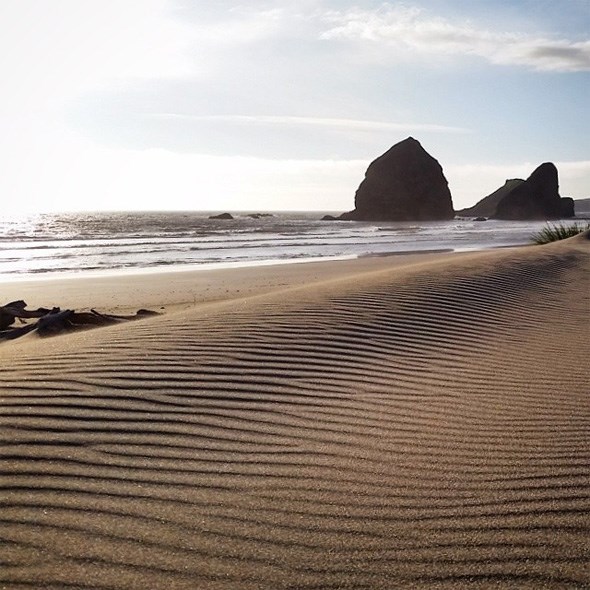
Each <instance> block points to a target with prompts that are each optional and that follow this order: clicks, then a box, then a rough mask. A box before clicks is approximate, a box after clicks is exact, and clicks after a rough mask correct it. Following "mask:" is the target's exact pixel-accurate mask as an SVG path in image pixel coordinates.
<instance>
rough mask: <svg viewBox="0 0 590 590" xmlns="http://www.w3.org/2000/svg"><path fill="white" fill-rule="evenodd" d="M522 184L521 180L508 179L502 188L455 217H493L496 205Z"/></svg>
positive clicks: (462, 210)
mask: <svg viewBox="0 0 590 590" xmlns="http://www.w3.org/2000/svg"><path fill="white" fill-rule="evenodd" d="M523 182H524V180H522V179H521V178H510V179H508V180H507V181H506V182H505V183H504V186H501V187H500V188H499V189H496V190H495V191H494V192H493V193H490V194H489V195H488V196H487V197H484V198H483V199H482V200H481V201H479V202H478V203H476V204H475V205H474V206H473V207H468V208H467V209H461V210H460V211H457V215H460V216H461V217H493V216H494V215H495V214H496V207H497V206H498V203H499V202H500V201H501V200H502V199H503V198H504V197H505V196H506V195H507V194H509V193H510V192H511V191H513V190H514V189H515V188H516V187H517V186H519V185H521V184H522V183H523Z"/></svg>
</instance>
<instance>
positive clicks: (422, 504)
mask: <svg viewBox="0 0 590 590" xmlns="http://www.w3.org/2000/svg"><path fill="white" fill-rule="evenodd" d="M589 254H590V240H588V239H586V238H584V237H579V238H574V239H571V240H567V241H564V242H561V243H556V244H551V245H548V246H542V247H541V246H539V247H531V248H520V249H509V250H502V251H495V252H487V253H477V254H470V255H463V256H454V257H451V256H447V257H446V258H443V259H436V260H434V261H431V262H428V263H423V264H416V265H412V266H401V267H400V266H397V267H395V268H389V267H388V264H389V263H388V260H387V259H383V260H381V261H379V262H378V263H376V262H372V263H371V270H370V271H369V272H361V270H360V267H358V266H357V267H355V268H356V270H355V272H354V273H353V272H349V273H348V274H347V275H346V276H342V275H339V276H336V275H335V274H329V273H327V274H326V277H327V280H323V281H320V280H317V277H316V280H315V281H314V282H313V284H309V285H307V286H297V285H296V284H294V283H295V281H291V282H290V283H289V282H288V281H287V283H288V284H282V285H280V287H279V283H280V282H281V281H277V284H276V288H275V289H274V290H273V292H270V293H263V292H262V291H261V290H260V289H259V290H257V291H255V292H254V294H253V295H252V296H249V297H242V298H239V299H236V298H232V299H230V300H227V301H218V302H209V303H208V304H206V305H196V306H193V307H191V308H190V309H184V310H181V311H179V312H176V313H169V314H166V315H164V316H161V317H158V318H155V319H153V320H146V321H142V322H138V323H133V324H126V325H124V326H115V327H111V328H104V329H100V330H94V331H90V332H85V333H79V334H73V335H71V336H67V337H58V338H55V339H52V340H35V339H28V341H26V342H16V343H12V344H10V345H3V346H2V347H0V355H1V361H2V368H1V369H0V389H1V396H0V402H1V406H0V408H1V412H2V418H1V420H2V421H1V424H2V430H1V450H0V455H1V457H2V465H3V467H2V478H1V483H0V485H1V487H0V503H1V511H0V539H1V545H0V562H1V563H2V564H3V566H2V568H1V569H0V587H5V588H67V587H75V588H134V589H135V588H138V589H139V588H141V589H145V588H158V589H159V588H166V589H168V588H190V589H194V588H224V589H225V588H228V589H240V588H248V589H249V588H252V589H253V588H293V589H294V588H306V589H312V588H355V589H357V588H416V587H421V588H463V587H464V588H489V587H494V588H496V587H501V588H535V589H537V588H583V587H588V586H589V585H590V566H589V563H590V549H589V544H588V534H589V532H590V469H589V467H588V466H589V465H590V442H589V441H590V438H589V435H590V403H589V398H588V395H589V390H590V387H589V382H590V374H589V369H588V353H589V352H590V351H589V346H588V339H589V336H590V257H589ZM326 264H329V263H326ZM276 272H277V273H280V271H276ZM314 272H315V271H314ZM277 276H278V275H277ZM297 282H298V283H301V282H302V277H298V278H297Z"/></svg>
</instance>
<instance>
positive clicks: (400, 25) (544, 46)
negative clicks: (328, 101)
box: [320, 5, 590, 72]
mask: <svg viewBox="0 0 590 590" xmlns="http://www.w3.org/2000/svg"><path fill="white" fill-rule="evenodd" d="M323 18H324V19H325V21H326V26H327V28H326V30H324V31H323V32H322V33H321V35H320V38H321V39H323V40H326V41H333V40H346V41H354V42H357V43H362V44H365V45H379V46H383V45H386V46H388V47H390V48H391V50H392V51H390V52H389V53H388V56H389V58H390V59H396V58H397V57H398V56H399V55H400V54H399V53H398V52H402V54H403V52H408V53H412V54H418V55H446V56H456V55H471V56H476V57H479V58H483V59H485V60H487V61H488V62H490V63H492V64H498V65H508V66H524V67H527V68H531V69H534V70H539V71H552V72H577V71H590V40H583V41H573V40H569V39H551V38H548V37H544V36H532V35H528V34H524V33H518V32H501V31H491V30H487V29H485V28H481V27H478V26H476V25H474V24H472V23H470V22H469V21H467V22H463V23H455V22H450V21H449V20H446V19H444V18H442V17H436V16H431V15H429V14H428V13H426V12H425V11H423V10H421V9H419V8H415V7H407V6H402V5H396V6H390V5H384V6H382V7H381V8H379V9H377V10H366V9H359V8H354V9H348V10H342V11H330V12H327V13H325V15H324V17H323ZM394 50H397V51H394Z"/></svg>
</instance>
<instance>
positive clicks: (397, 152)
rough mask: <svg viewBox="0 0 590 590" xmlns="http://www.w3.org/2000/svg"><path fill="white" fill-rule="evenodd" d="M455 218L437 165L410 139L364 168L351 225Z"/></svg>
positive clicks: (417, 142)
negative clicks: (357, 222) (369, 222)
mask: <svg viewBox="0 0 590 590" xmlns="http://www.w3.org/2000/svg"><path fill="white" fill-rule="evenodd" d="M454 216H455V212H454V211H453V203H452V199H451V193H450V191H449V186H448V182H447V179H446V178H445V176H444V174H443V171H442V168H441V166H440V164H439V163H438V162H437V160H435V159H434V158H433V157H432V156H431V155H430V154H428V152H426V150H425V149H424V148H423V147H422V146H421V145H420V142H419V141H417V140H415V139H414V138H413V137H408V139H405V140H404V141H401V142H400V143H397V144H396V145H394V146H393V147H392V148H390V149H389V150H388V151H387V152H385V153H384V154H383V155H382V156H380V157H379V158H377V159H376V160H375V161H373V162H372V163H371V164H370V165H369V167H368V168H367V172H366V173H365V179H364V180H363V181H362V182H361V184H360V186H359V188H358V190H357V191H356V195H355V209H354V211H350V212H348V213H344V214H342V215H341V216H340V219H345V220H353V221H427V220H439V219H440V220H442V219H452V218H453V217H454Z"/></svg>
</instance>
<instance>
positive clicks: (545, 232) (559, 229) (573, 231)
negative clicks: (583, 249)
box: [531, 223, 590, 244]
mask: <svg viewBox="0 0 590 590" xmlns="http://www.w3.org/2000/svg"><path fill="white" fill-rule="evenodd" d="M588 229H590V223H586V224H584V223H579V224H578V223H572V224H568V225H564V224H563V223H560V224H559V225H557V224H552V223H548V224H547V226H546V227H544V228H543V229H542V230H541V231H540V232H537V233H536V234H533V235H532V236H531V240H532V241H533V242H534V243H535V244H548V243H549V242H556V241H557V240H565V239H566V238H571V237H572V236H577V235H578V234H581V233H582V232H583V231H586V230H588Z"/></svg>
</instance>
